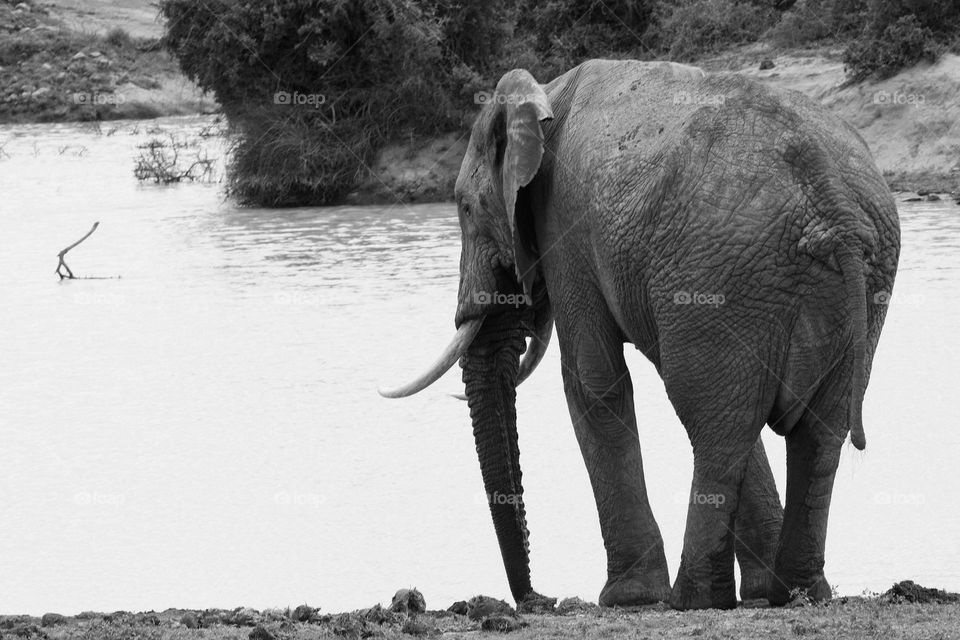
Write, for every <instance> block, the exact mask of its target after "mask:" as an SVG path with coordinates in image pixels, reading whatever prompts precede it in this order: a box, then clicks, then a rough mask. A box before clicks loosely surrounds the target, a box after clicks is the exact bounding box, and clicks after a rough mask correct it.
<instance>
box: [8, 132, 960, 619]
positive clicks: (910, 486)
mask: <svg viewBox="0 0 960 640" xmlns="http://www.w3.org/2000/svg"><path fill="white" fill-rule="evenodd" d="M161 124H163V125H164V126H165V127H167V128H170V129H175V130H178V131H195V130H196V129H197V128H198V127H199V126H201V125H202V124H203V121H200V120H167V121H164V122H162V123H161ZM146 126H152V125H144V124H141V125H140V127H139V129H140V132H139V133H135V132H133V131H134V130H133V127H134V125H133V124H131V123H126V124H123V125H121V126H120V129H119V130H118V131H117V132H116V133H115V134H114V135H111V136H106V135H99V136H98V135H95V134H94V133H92V132H90V131H89V130H87V129H82V128H80V127H79V126H76V125H62V126H21V127H4V128H0V144H3V148H4V151H5V154H6V155H4V154H0V224H2V231H0V434H2V437H3V440H2V442H3V444H2V445H0V513H2V519H3V526H2V527H0V606H2V608H3V610H2V611H0V613H13V612H29V613H34V614H39V613H43V612H45V611H60V612H63V613H76V612H79V611H81V610H87V609H93V610H114V609H130V610H149V609H162V608H165V607H168V606H180V607H211V606H220V607H234V606H238V605H241V604H243V605H249V606H255V607H267V606H275V605H281V606H283V605H296V604H298V603H302V602H304V601H306V602H309V603H310V604H313V605H315V606H321V607H323V609H324V610H326V611H338V610H344V609H351V608H357V607H361V606H369V605H371V604H373V603H375V602H377V601H384V600H388V599H389V597H390V595H392V593H393V591H394V590H395V589H397V588H400V587H408V586H416V587H418V588H420V589H421V590H422V591H423V592H424V594H425V595H426V597H427V601H428V605H429V606H431V607H446V606H447V605H449V604H450V603H451V602H452V601H454V600H456V599H461V598H466V597H469V596H471V595H474V594H477V593H485V594H489V595H494V596H499V597H507V598H508V597H509V591H508V589H507V585H506V581H505V579H504V575H503V569H502V566H501V563H500V555H499V552H498V548H497V544H496V538H495V536H494V533H493V527H492V526H491V524H490V521H489V514H488V512H487V507H486V504H485V502H484V498H483V494H482V484H481V480H480V472H479V467H478V464H477V461H476V458H475V453H474V445H473V438H472V434H471V428H470V424H469V419H468V416H467V410H466V406H465V404H464V403H461V402H459V401H457V400H454V399H452V398H450V397H449V396H448V395H447V393H448V392H455V391H458V390H460V389H461V384H460V382H459V370H458V369H456V368H455V369H454V371H452V372H451V373H449V374H448V375H447V376H446V377H444V378H443V379H442V380H441V381H440V382H438V383H437V384H436V385H435V386H434V387H433V388H431V389H430V390H429V391H427V392H425V393H423V394H421V395H419V396H416V397H414V398H411V399H408V400H403V401H388V400H384V399H381V398H380V397H379V396H378V395H377V394H376V391H375V389H376V387H377V386H378V385H379V384H384V383H396V382H400V381H405V380H406V379H407V378H409V377H410V375H411V374H414V373H415V372H418V370H419V369H420V368H421V367H422V366H424V365H426V364H428V363H429V362H431V361H432V359H433V357H434V356H435V355H436V353H437V352H438V350H439V349H441V348H442V347H443V346H444V345H445V344H446V342H447V340H448V338H449V336H450V334H451V333H452V331H453V312H454V305H455V301H456V292H457V278H458V275H457V265H458V258H459V251H460V250H459V230H458V227H457V223H456V217H455V212H454V208H453V206H452V205H428V206H421V205H417V206H412V207H402V206H398V207H359V208H358V207H336V208H305V209H293V210H283V211H276V210H273V211H271V210H262V209H241V208H237V207H236V206H234V205H233V204H232V203H230V202H228V201H224V199H223V197H222V194H221V188H220V185H212V186H202V185H192V184H184V185H179V186H175V187H170V188H163V187H154V186H138V185H137V183H136V181H135V180H134V178H133V176H132V167H133V158H134V157H136V155H137V153H138V152H137V150H136V148H135V147H136V144H138V143H142V142H143V141H144V140H146V139H147V138H148V137H150V136H149V135H148V134H146V133H145V131H144V130H145V128H146ZM211 144H212V147H213V151H214V153H213V155H217V154H218V153H221V152H220V151H219V150H218V149H217V145H216V144H215V143H211ZM64 147H66V148H64ZM81 147H82V148H81ZM901 217H902V225H903V255H902V258H901V267H900V275H899V276H898V281H897V288H896V295H895V297H894V300H893V303H892V308H891V310H890V313H889V315H888V320H887V325H886V328H885V330H884V335H883V338H882V340H881V345H880V349H879V351H878V354H877V357H876V362H875V366H874V373H873V377H872V379H871V384H870V388H869V390H868V393H867V401H866V407H865V418H864V423H865V426H866V432H867V439H868V442H869V447H868V449H867V451H866V453H864V454H861V453H859V452H857V451H855V450H854V449H853V448H852V447H851V446H850V445H847V447H846V448H845V451H844V455H843V458H842V463H841V468H840V471H839V473H838V476H837V483H836V490H835V492H834V502H833V510H832V520H831V526H830V536H829V541H828V548H827V575H828V578H829V579H830V580H831V582H832V583H833V584H834V585H835V586H836V587H837V588H838V590H839V591H840V592H841V593H844V594H856V593H860V592H861V591H863V590H864V589H870V590H883V589H886V588H887V587H889V586H890V584H891V583H892V582H894V581H896V580H901V579H906V578H910V579H914V580H916V581H918V582H921V583H923V584H929V585H932V586H938V587H945V588H949V589H954V590H956V589H960V557H958V555H957V540H958V539H960V509H958V508H957V495H956V492H957V487H958V486H960V482H958V480H960V466H958V460H960V455H958V454H960V446H958V445H960V430H958V429H957V424H956V422H957V421H956V411H955V407H956V394H957V388H958V382H960V374H958V367H957V363H958V356H960V353H958V351H960V349H958V345H960V338H958V331H957V330H958V328H960V327H958V322H957V317H958V315H960V302H958V299H960V294H958V284H960V271H958V268H960V207H957V206H956V205H954V204H952V203H916V204H912V203H903V204H901ZM95 220H99V221H100V223H101V224H100V229H99V230H98V231H97V232H96V233H95V234H94V235H93V236H92V237H91V238H90V239H89V240H87V241H86V242H85V243H84V244H83V245H81V246H80V247H78V248H77V249H75V250H74V251H73V252H71V253H70V254H69V256H68V262H69V264H70V266H71V267H72V268H73V269H74V271H75V272H76V273H77V275H81V276H101V277H108V276H120V277H119V278H116V277H114V278H110V279H98V280H77V281H73V282H58V279H57V277H56V276H55V275H54V274H53V270H54V267H55V266H56V253H57V251H59V250H60V249H61V248H63V247H64V246H66V245H68V244H70V243H71V242H73V241H74V240H76V239H77V238H79V237H80V236H81V235H82V234H83V233H84V232H86V230H87V229H89V227H90V225H91V224H92V223H93V222H94V221H95ZM628 360H629V362H630V364H631V370H632V373H633V378H634V387H635V389H636V398H637V399H636V402H637V411H638V414H639V415H638V418H639V424H640V430H641V438H642V441H643V445H644V458H645V466H646V468H647V474H648V484H649V487H650V492H651V495H650V498H651V501H652V504H653V509H654V512H655V513H656V515H657V517H658V520H659V523H660V526H661V529H662V530H663V535H664V540H665V544H666V551H667V556H668V559H669V560H670V563H671V571H672V572H673V573H674V574H675V572H676V567H677V565H678V564H679V557H680V549H681V542H682V535H683V525H684V518H685V502H686V497H687V493H688V489H689V483H690V477H691V469H692V455H691V453H690V448H689V444H688V441H687V438H686V435H685V433H684V431H683V429H682V427H681V426H680V424H679V422H678V420H677V419H676V417H675V415H674V413H673V410H672V408H671V407H670V405H669V403H668V402H667V399H666V395H665V392H664V390H663V385H662V383H661V382H660V380H659V378H658V377H657V376H656V373H655V371H654V370H653V367H652V366H650V365H649V364H648V363H647V362H646V361H645V360H644V359H643V358H642V357H641V356H640V355H639V354H638V353H636V352H633V351H630V352H629V354H628ZM518 403H519V407H518V412H519V417H518V420H519V428H520V433H521V436H520V437H521V448H522V451H523V463H524V480H525V485H526V490H527V493H526V503H527V508H528V515H529V522H530V528H531V549H532V551H531V553H532V563H533V567H532V570H533V578H534V585H535V587H536V588H537V589H538V590H540V591H542V592H544V593H548V594H550V595H554V596H568V595H580V596H582V597H585V598H588V599H591V600H595V599H596V597H597V594H598V592H599V589H600V587H601V586H602V585H603V582H604V578H605V559H604V554H603V546H602V542H601V539H600V532H599V526H598V523H597V518H596V512H595V506H594V503H593V497H592V494H591V492H590V487H589V482H588V479H587V475H586V472H585V469H584V466H583V462H582V460H581V458H580V453H579V450H578V449H577V445H576V441H575V439H574V435H573V431H572V428H571V426H570V422H569V416H568V414H567V410H566V405H565V402H564V399H563V393H562V385H561V381H560V367H559V355H558V351H557V349H556V346H555V345H554V346H552V347H551V350H550V353H549V354H548V356H547V358H546V360H545V362H544V363H543V364H542V365H541V367H540V369H539V370H538V372H537V374H536V375H535V376H534V377H533V378H532V379H531V380H530V381H528V382H527V383H526V384H525V385H524V386H523V387H522V388H521V390H520V393H519V400H518ZM764 437H765V440H766V441H767V446H768V451H769V452H770V455H771V461H772V463H773V465H774V468H775V472H776V473H777V477H778V482H779V486H780V490H781V494H782V492H783V489H784V486H785V484H784V464H783V462H784V461H783V458H784V446H783V441H782V440H781V439H780V438H778V437H776V436H774V435H773V434H767V435H765V436H764Z"/></svg>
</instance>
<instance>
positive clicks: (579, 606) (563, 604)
mask: <svg viewBox="0 0 960 640" xmlns="http://www.w3.org/2000/svg"><path fill="white" fill-rule="evenodd" d="M598 608H599V607H597V605H595V604H593V603H592V602H585V601H583V600H581V599H580V598H577V597H576V596H574V597H573V598H564V599H563V600H561V601H560V604H558V605H557V615H559V616H567V615H571V614H574V613H585V612H587V611H593V610H594V609H598Z"/></svg>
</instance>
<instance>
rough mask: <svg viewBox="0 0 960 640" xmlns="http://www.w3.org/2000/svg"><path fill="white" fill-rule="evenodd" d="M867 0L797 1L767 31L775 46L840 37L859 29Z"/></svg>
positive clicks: (784, 46)
mask: <svg viewBox="0 0 960 640" xmlns="http://www.w3.org/2000/svg"><path fill="white" fill-rule="evenodd" d="M865 11H866V0H799V2H797V3H796V4H795V5H794V6H793V7H792V8H791V9H790V10H789V11H787V12H785V13H784V14H783V16H782V17H781V19H780V21H779V22H778V23H777V24H776V25H775V26H774V27H773V28H772V29H771V30H770V32H769V33H768V37H769V39H770V41H771V42H772V43H773V44H774V45H776V46H778V47H783V48H787V47H796V46H800V45H804V44H807V43H810V42H816V41H817V40H823V39H825V38H840V37H844V36H847V35H849V34H851V33H854V32H856V31H859V29H860V27H861V25H862V24H863V21H864V13H865Z"/></svg>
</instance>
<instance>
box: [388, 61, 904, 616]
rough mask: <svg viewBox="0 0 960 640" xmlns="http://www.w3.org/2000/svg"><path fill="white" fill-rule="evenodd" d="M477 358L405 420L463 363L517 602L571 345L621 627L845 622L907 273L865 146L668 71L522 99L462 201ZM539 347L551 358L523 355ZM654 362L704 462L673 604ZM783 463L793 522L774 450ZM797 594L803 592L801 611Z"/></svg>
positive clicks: (467, 163)
mask: <svg viewBox="0 0 960 640" xmlns="http://www.w3.org/2000/svg"><path fill="white" fill-rule="evenodd" d="M454 195H455V198H456V205H457V214H458V218H459V223H460V227H461V230H462V251H461V256H460V282H459V291H458V302H457V308H456V315H455V324H456V334H455V336H454V338H453V340H452V341H451V343H450V344H449V346H448V347H447V348H446V350H444V351H443V352H442V353H441V355H440V357H439V358H438V360H437V361H436V363H435V364H434V365H433V366H431V367H430V368H429V369H428V370H427V371H426V372H425V373H424V374H422V375H421V376H419V377H417V378H416V379H414V380H412V381H411V382H409V383H407V384H404V385H402V386H398V387H394V388H389V389H381V391H380V392H381V394H382V395H384V396H387V397H404V396H409V395H411V394H413V393H416V392H419V391H421V390H423V389H424V388H426V387H427V386H429V385H430V384H432V383H433V382H434V381H436V380H437V379H438V378H439V377H440V376H441V375H442V374H443V373H444V372H445V371H447V370H448V369H449V368H450V367H452V366H453V364H454V363H456V362H458V361H459V363H460V366H461V368H462V377H463V383H464V386H465V393H466V398H467V401H468V406H469V412H470V418H471V421H472V424H473V433H474V437H475V441H476V447H477V452H478V456H479V459H480V466H481V473H482V476H483V482H484V486H485V488H486V492H487V494H488V495H491V496H504V495H506V496H510V497H513V498H515V499H513V500H502V499H498V500H491V501H490V511H491V515H492V517H493V523H494V528H495V531H496V535H497V538H498V542H499V545H500V551H501V555H502V559H503V563H504V567H505V569H506V574H507V580H508V582H509V586H510V589H511V593H512V595H513V597H514V599H515V600H516V601H517V602H518V604H523V603H532V602H537V601H538V599H539V598H542V596H540V595H539V594H538V593H537V592H536V591H534V589H533V588H532V586H531V579H530V570H529V546H528V536H529V531H528V528H527V522H526V514H525V510H524V506H523V501H522V494H523V487H522V482H521V469H520V460H519V450H518V446H517V441H518V437H517V425H516V387H517V385H518V384H519V382H520V381H522V380H523V379H524V378H526V377H527V376H528V375H530V373H531V372H532V371H533V370H534V369H535V368H536V365H537V363H539V362H540V359H541V358H542V357H543V353H544V351H545V350H546V347H547V344H548V342H549V340H550V338H551V335H552V332H553V328H554V326H555V327H556V335H557V340H558V341H559V347H560V360H561V367H562V377H563V387H564V393H565V396H566V401H567V405H568V408H569V412H570V416H571V420H572V423H573V428H574V432H575V435H576V438H577V441H578V443H579V446H580V449H581V452H582V455H583V459H584V463H585V465H586V468H587V471H588V475H589V477H590V482H591V485H592V487H593V493H594V497H595V499H596V504H597V512H598V515H599V520H600V529H601V534H602V537H603V543H604V546H605V549H606V555H607V582H606V584H605V585H604V587H603V589H602V591H601V593H600V597H599V602H600V604H601V605H603V606H628V605H642V604H649V603H655V602H661V601H662V602H669V604H670V605H671V606H672V607H674V608H676V609H680V610H684V609H701V608H718V609H729V608H733V607H736V606H737V603H738V601H737V590H736V583H735V577H734V563H735V562H737V563H739V565H740V568H741V584H740V598H741V599H742V600H744V601H745V600H754V599H761V600H762V599H765V600H766V601H767V602H768V603H769V604H770V605H774V606H776V605H783V604H785V603H787V602H789V601H790V600H791V599H792V598H793V597H795V596H796V594H797V593H799V592H800V591H805V592H806V595H807V596H808V597H809V598H811V599H813V600H817V601H820V600H827V599H829V598H830V597H831V588H830V585H829V583H828V582H827V580H826V578H825V576H824V571H823V569H824V547H825V541H826V533H827V518H828V513H829V507H830V498H831V494H832V490H833V481H834V476H835V474H836V470H837V466H838V464H839V458H840V454H841V450H842V446H843V444H844V442H845V441H846V437H847V434H848V433H849V434H850V439H851V442H852V444H853V445H854V446H855V447H856V448H857V449H861V450H862V449H863V448H864V447H865V444H866V443H865V436H864V430H863V420H862V407H863V400H864V393H865V390H866V387H867V383H868V379H869V375H870V369H871V366H872V362H873V356H874V353H875V350H876V347H877V343H878V339H879V335H880V331H881V327H882V325H883V321H884V317H885V311H886V306H885V305H882V304H874V300H875V299H876V297H877V296H878V294H881V293H882V292H885V293H884V295H889V294H890V292H891V291H892V288H893V282H894V277H895V275H896V270H897V261H898V257H899V251H900V231H899V221H898V217H897V211H896V206H895V203H894V200H893V198H892V196H891V194H890V191H889V189H888V187H887V185H886V184H885V182H884V180H883V178H882V176H881V175H880V173H879V172H878V170H877V168H876V166H875V164H874V162H873V160H872V157H871V155H870V152H869V150H868V148H867V146H866V144H865V143H864V141H863V140H862V139H861V138H860V136H859V135H858V134H857V133H856V131H855V130H854V129H853V128H852V127H850V126H849V125H847V124H846V123H844V122H843V121H841V120H840V119H838V118H837V117H835V116H834V115H832V114H831V113H829V112H828V111H826V110H825V109H823V108H822V107H820V106H819V105H818V104H816V103H814V102H813V101H811V100H809V99H807V98H806V97H804V96H802V95H801V94H799V93H796V92H792V91H780V90H776V89H774V88H771V87H769V86H766V85H763V84H762V83H760V82H758V81H754V80H750V79H747V78H744V77H741V76H738V75H735V74H726V75H719V74H705V73H704V72H703V71H701V70H700V69H697V68H695V67H689V66H685V65H680V64H675V63H667V62H652V63H651V62H640V61H630V60H619V61H610V60H590V61H586V62H584V63H582V64H580V65H579V66H577V67H575V68H573V69H571V70H570V71H568V72H566V73H564V74H563V75H561V76H559V77H557V78H556V79H554V80H553V81H551V82H549V83H548V84H546V85H541V84H539V83H538V82H537V81H536V80H535V79H534V77H533V76H532V75H531V74H530V73H529V72H528V71H526V70H523V69H515V70H513V71H510V72H508V73H506V74H505V75H503V77H502V78H501V79H500V81H499V83H498V84H497V86H496V90H495V92H494V94H493V95H492V97H491V99H490V100H489V101H488V102H487V104H486V105H484V107H483V108H482V109H481V111H480V113H479V114H478V116H477V118H476V120H475V122H474V124H473V126H472V131H471V135H470V140H469V143H468V147H467V150H466V153H465V156H464V159H463V162H462V165H461V169H460V173H459V176H458V178H457V182H456V187H455V193H454ZM528 339H529V344H528V343H527V340H528ZM627 343H629V344H632V345H633V346H634V347H635V348H636V349H638V350H640V352H642V353H643V355H644V356H645V357H646V358H647V359H648V360H649V361H650V362H651V363H653V365H654V367H655V368H656V370H657V372H658V374H659V375H660V377H661V379H662V380H663V383H664V387H665V389H666V392H667V395H668V397H669V400H670V402H671V404H672V405H673V407H674V409H675V411H676V413H677V416H678V418H679V419H680V421H681V423H682V424H683V426H684V428H685V430H686V432H687V435H688V437H689V440H690V443H691V447H692V450H693V460H694V464H693V469H694V470H693V480H692V485H691V489H690V501H689V504H688V512H687V520H686V528H685V534H684V539H683V550H682V555H681V560H680V565H679V570H678V573H677V576H676V579H675V581H674V583H673V585H672V587H671V585H670V577H669V573H668V570H667V563H666V559H665V556H664V550H663V540H662V537H661V534H660V530H659V527H658V525H657V522H656V520H655V518H654V515H653V513H652V511H651V508H650V504H649V502H648V497H647V489H646V480H645V478H644V473H643V461H642V457H641V449H640V442H639V437H638V431H637V422H636V416H635V412H634V398H633V396H634V392H633V387H632V383H631V380H630V373H629V371H628V369H627V366H626V363H625V359H624V345H625V344H627ZM765 425H767V426H769V427H770V428H771V429H772V430H773V432H775V433H776V434H778V435H781V436H783V437H784V438H785V440H786V456H787V483H786V493H785V497H784V506H783V507H781V502H780V497H779V494H778V493H777V488H776V484H775V482H774V479H773V475H772V473H771V469H770V465H769V462H768V459H767V456H766V453H765V451H764V447H763V443H762V441H761V439H760V436H761V433H762V431H763V427H764V426H765ZM797 590H800V591H797Z"/></svg>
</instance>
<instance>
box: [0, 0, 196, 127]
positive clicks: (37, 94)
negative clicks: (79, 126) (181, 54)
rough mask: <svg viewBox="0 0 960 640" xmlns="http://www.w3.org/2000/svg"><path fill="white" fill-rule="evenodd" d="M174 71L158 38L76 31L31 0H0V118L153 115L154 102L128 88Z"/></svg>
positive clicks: (148, 84)
mask: <svg viewBox="0 0 960 640" xmlns="http://www.w3.org/2000/svg"><path fill="white" fill-rule="evenodd" d="M172 75H178V72H177V66H176V62H175V61H174V60H173V59H172V58H171V57H170V55H169V54H168V53H167V52H166V51H163V50H161V49H160V47H159V43H158V42H157V40H156V39H139V38H133V37H131V36H130V35H129V34H128V33H127V32H126V31H124V30H123V29H119V28H117V29H113V30H112V31H110V32H109V33H107V34H106V35H105V36H100V35H97V34H95V33H81V32H78V31H73V30H70V29H68V28H65V27H64V25H62V24H60V23H59V22H58V21H57V20H55V19H54V18H53V17H51V16H50V15H49V11H48V10H47V9H46V8H45V7H44V6H43V5H41V4H40V3H39V2H37V1H36V0H26V1H21V0H16V1H14V0H0V124H2V123H16V122H53V121H63V120H110V119H114V118H120V117H126V118H152V117H156V116H158V115H160V114H161V111H160V110H159V109H158V108H157V107H156V105H153V104H151V103H149V102H147V101H139V102H138V101H135V100H133V99H128V96H127V89H128V88H129V87H139V88H144V89H149V88H154V86H155V85H156V84H157V80H156V78H158V77H164V76H172Z"/></svg>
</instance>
